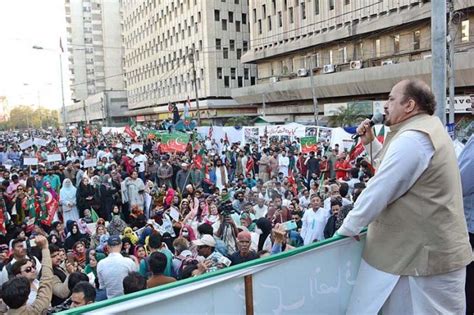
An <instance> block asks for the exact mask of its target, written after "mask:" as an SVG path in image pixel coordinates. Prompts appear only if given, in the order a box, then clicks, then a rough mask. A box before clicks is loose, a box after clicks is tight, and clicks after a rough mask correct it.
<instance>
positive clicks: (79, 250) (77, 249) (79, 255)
mask: <svg viewBox="0 0 474 315" xmlns="http://www.w3.org/2000/svg"><path fill="white" fill-rule="evenodd" d="M72 253H73V254H74V259H75V261H76V262H77V264H78V265H79V266H80V267H81V268H84V267H85V266H86V244H85V243H84V242H83V241H77V242H76V243H75V244H74V246H73V250H72Z"/></svg>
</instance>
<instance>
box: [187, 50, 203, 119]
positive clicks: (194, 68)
mask: <svg viewBox="0 0 474 315" xmlns="http://www.w3.org/2000/svg"><path fill="white" fill-rule="evenodd" d="M194 53H195V52H194V51H193V52H192V53H191V54H189V60H190V61H191V63H192V64H193V79H194V95H195V97H196V110H197V119H198V126H201V111H200V110H199V97H198V88H197V82H196V67H195V66H194Z"/></svg>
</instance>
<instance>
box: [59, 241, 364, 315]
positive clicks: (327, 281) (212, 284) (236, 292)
mask: <svg viewBox="0 0 474 315" xmlns="http://www.w3.org/2000/svg"><path fill="white" fill-rule="evenodd" d="M364 243H365V235H362V237H361V241H360V242H357V241H355V240H354V239H352V238H344V239H342V238H340V237H334V238H332V239H329V240H325V241H322V242H319V243H314V244H311V245H308V246H304V247H300V248H297V249H294V250H291V251H287V252H283V253H280V254H277V255H273V256H269V257H265V258H262V259H258V260H254V261H250V262H247V263H243V264H240V265H237V266H233V267H229V268H226V269H223V270H219V271H216V272H213V273H207V274H204V275H201V276H198V277H194V278H189V279H185V280H182V281H178V282H175V283H171V284H167V285H164V286H160V287H156V288H152V289H147V290H144V291H140V292H136V293H132V294H129V295H124V296H120V297H117V298H114V299H110V300H106V301H102V302H97V303H94V304H91V305H88V306H84V307H81V308H76V309H71V310H69V311H65V312H62V313H61V314H344V313H345V310H346V307H347V303H348V301H349V297H350V294H351V291H352V288H353V285H354V283H355V281H356V277H357V271H358V269H359V264H360V260H361V253H362V248H363V246H364Z"/></svg>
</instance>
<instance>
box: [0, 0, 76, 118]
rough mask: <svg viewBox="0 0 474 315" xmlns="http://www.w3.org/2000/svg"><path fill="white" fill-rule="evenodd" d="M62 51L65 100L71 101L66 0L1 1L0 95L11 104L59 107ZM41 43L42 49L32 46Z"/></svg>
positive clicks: (67, 102)
mask: <svg viewBox="0 0 474 315" xmlns="http://www.w3.org/2000/svg"><path fill="white" fill-rule="evenodd" d="M60 38H62V42H63V47H64V49H65V50H66V52H65V53H64V54H62V61H63V83H64V93H65V103H66V105H68V104H69V103H70V101H69V100H70V98H71V97H70V91H69V71H68V59H67V45H66V43H67V40H66V38H67V33H66V20H65V9H64V0H0V96H6V97H7V98H8V103H9V105H10V106H15V105H20V104H22V105H23V104H24V105H34V106H38V103H39V104H41V106H42V107H45V108H49V109H59V108H60V107H61V106H62V100H61V79H60V74H61V72H60V70H59V69H60V68H59V60H60V59H59V58H60V57H59V53H60V48H59V39H60ZM34 45H36V46H41V47H43V48H44V49H43V50H35V49H33V48H32V47H33V46H34Z"/></svg>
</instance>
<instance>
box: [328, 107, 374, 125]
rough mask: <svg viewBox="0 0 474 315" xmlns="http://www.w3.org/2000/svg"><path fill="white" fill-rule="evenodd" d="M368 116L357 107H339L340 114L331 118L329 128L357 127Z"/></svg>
mask: <svg viewBox="0 0 474 315" xmlns="http://www.w3.org/2000/svg"><path fill="white" fill-rule="evenodd" d="M366 117H367V115H366V114H365V113H363V112H362V110H361V108H359V107H357V106H347V107H339V114H337V115H334V116H330V117H329V120H328V125H329V127H348V126H355V125H357V124H358V123H360V121H361V120H362V119H364V118H366Z"/></svg>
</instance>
